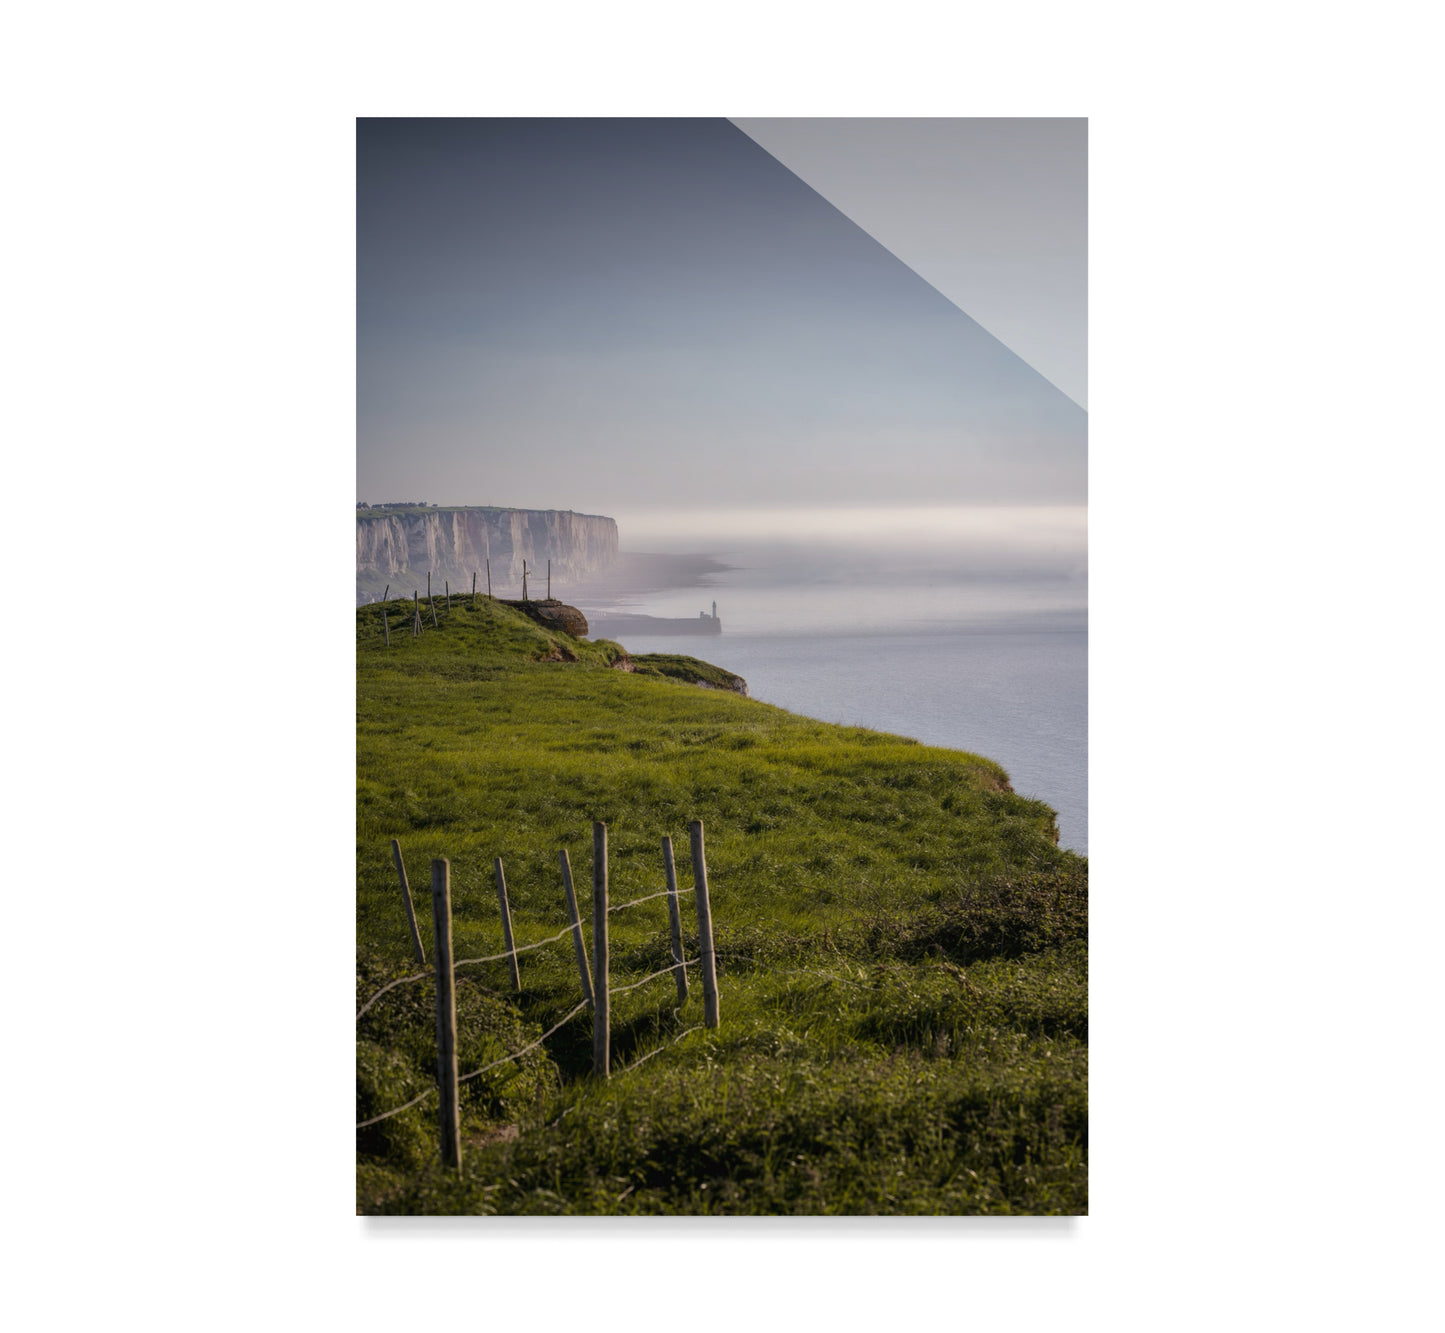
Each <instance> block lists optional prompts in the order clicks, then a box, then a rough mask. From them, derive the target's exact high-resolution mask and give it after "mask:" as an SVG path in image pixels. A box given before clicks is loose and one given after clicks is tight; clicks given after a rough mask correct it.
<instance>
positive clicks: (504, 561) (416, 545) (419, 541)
mask: <svg viewBox="0 0 1445 1333" xmlns="http://www.w3.org/2000/svg"><path fill="white" fill-rule="evenodd" d="M616 559H617V522H616V520H615V519H611V518H606V517H604V516H603V515H601V514H576V513H573V512H572V511H571V510H570V509H494V508H490V507H460V508H450V509H446V508H427V509H420V508H415V509H399V510H387V509H358V510H357V513H356V599H357V601H358V602H365V601H368V600H370V599H372V598H375V597H379V596H380V595H381V593H382V591H383V590H384V588H385V586H386V585H387V584H388V583H389V584H391V588H392V591H393V592H401V593H403V594H405V593H409V592H410V591H411V590H412V589H414V588H418V589H422V590H425V588H426V586H427V584H426V579H427V574H428V573H430V574H431V577H432V589H433V591H434V592H440V591H441V590H442V588H443V586H444V585H445V584H446V583H450V584H451V588H452V591H453V592H459V591H470V590H471V585H472V575H473V574H474V573H475V574H476V576H477V587H478V590H479V591H482V590H484V589H485V588H486V568H487V562H488V561H490V562H491V568H492V592H493V593H494V594H496V595H497V596H501V595H502V594H503V593H520V592H521V591H522V561H523V560H525V561H526V562H527V568H528V570H529V572H530V574H531V578H530V579H529V581H528V587H529V591H530V592H532V593H543V594H544V595H545V592H546V586H547V584H546V579H547V561H548V560H550V561H551V562H552V583H553V587H554V589H555V587H556V585H557V582H558V580H559V579H560V580H561V581H562V582H563V583H564V584H565V583H567V582H570V581H575V580H579V579H582V578H585V577H588V576H590V575H594V574H598V573H600V572H602V571H604V570H606V569H607V568H609V567H610V566H611V565H612V563H613V562H614V561H615V560H616Z"/></svg>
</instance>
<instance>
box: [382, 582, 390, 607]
mask: <svg viewBox="0 0 1445 1333" xmlns="http://www.w3.org/2000/svg"><path fill="white" fill-rule="evenodd" d="M390 591H391V584H389V583H388V584H387V585H386V592H384V593H382V594H381V600H382V601H383V602H384V601H386V593H387V592H390Z"/></svg>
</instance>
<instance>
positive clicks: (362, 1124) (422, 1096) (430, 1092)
mask: <svg viewBox="0 0 1445 1333" xmlns="http://www.w3.org/2000/svg"><path fill="white" fill-rule="evenodd" d="M585 1008H587V1001H586V1000H583V1001H582V1003H581V1004H579V1005H578V1006H577V1007H576V1008H575V1009H573V1010H572V1011H571V1012H570V1013H568V1014H566V1015H565V1016H564V1017H563V1018H562V1019H561V1020H559V1021H558V1022H556V1023H554V1024H553V1025H552V1026H551V1027H549V1028H548V1029H547V1030H546V1031H545V1032H544V1033H543V1034H542V1035H541V1036H540V1037H538V1038H537V1040H536V1041H533V1042H529V1043H528V1044H527V1045H526V1046H523V1047H522V1049H521V1050H520V1051H513V1052H512V1053H511V1054H510V1055H504V1056H503V1057H502V1058H501V1059H500V1060H493V1061H492V1062H491V1064H489V1065H483V1066H482V1067H481V1068H480V1069H474V1070H472V1072H471V1073H470V1074H463V1075H462V1076H461V1077H460V1078H459V1079H457V1083H458V1085H460V1084H463V1083H465V1082H466V1081H467V1080H468V1079H472V1078H476V1077H477V1076H478V1075H479V1074H485V1073H486V1072H487V1070H489V1069H495V1068H496V1067H497V1066H498V1065H504V1064H506V1063H507V1061H508V1060H517V1059H520V1058H521V1057H522V1056H524V1055H526V1054H527V1052H528V1051H532V1050H535V1049H536V1048H537V1047H538V1046H540V1045H541V1044H542V1043H543V1042H544V1041H546V1040H547V1038H548V1037H550V1036H551V1035H552V1034H553V1033H554V1032H556V1031H557V1029H558V1028H560V1027H562V1026H564V1025H565V1024H566V1023H568V1022H570V1021H571V1020H572V1019H574V1018H576V1017H577V1015H578V1014H580V1013H581V1012H582V1011H583V1010H584V1009H585ZM437 1091H438V1089H437V1088H435V1087H431V1088H427V1089H426V1091H425V1092H421V1093H418V1094H417V1096H415V1097H413V1098H412V1099H411V1101H409V1102H404V1103H403V1104H402V1105H400V1106H394V1107H393V1108H392V1109H391V1110H390V1111H383V1112H382V1113H381V1114H380V1115H374V1116H372V1117H371V1119H370V1120H361V1121H358V1122H357V1125H356V1127H357V1129H365V1128H366V1127H367V1126H368V1125H375V1124H378V1123H380V1122H381V1121H383V1120H390V1119H391V1117H392V1116H394V1115H400V1114H401V1113H402V1112H403V1111H409V1110H411V1108H412V1107H413V1106H416V1105H417V1104H418V1103H419V1102H424V1101H425V1100H426V1099H427V1098H428V1097H432V1096H435V1095H436V1093H437Z"/></svg>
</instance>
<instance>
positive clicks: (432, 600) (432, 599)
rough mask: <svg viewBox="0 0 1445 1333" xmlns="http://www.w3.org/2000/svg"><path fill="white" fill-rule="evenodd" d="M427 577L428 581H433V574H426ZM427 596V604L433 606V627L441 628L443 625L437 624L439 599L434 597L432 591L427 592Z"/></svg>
mask: <svg viewBox="0 0 1445 1333" xmlns="http://www.w3.org/2000/svg"><path fill="white" fill-rule="evenodd" d="M426 579H427V582H428V583H430V582H431V575H430V574H428V575H427V576H426ZM426 597H427V603H426V604H427V605H428V606H429V607H431V624H432V628H433V629H440V628H441V626H440V625H438V624H437V599H436V598H435V597H433V596H432V595H431V593H430V592H428V593H427V595H426Z"/></svg>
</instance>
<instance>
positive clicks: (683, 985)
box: [662, 837, 687, 1004]
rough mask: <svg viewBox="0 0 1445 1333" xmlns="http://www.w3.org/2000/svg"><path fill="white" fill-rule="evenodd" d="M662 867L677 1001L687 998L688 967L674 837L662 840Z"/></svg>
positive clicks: (681, 1001)
mask: <svg viewBox="0 0 1445 1333" xmlns="http://www.w3.org/2000/svg"><path fill="white" fill-rule="evenodd" d="M662 868H663V870H665V871H666V872H667V920H668V924H669V925H670V926H671V927H672V961H673V962H674V963H675V964H676V966H675V967H674V968H673V969H672V975H673V977H674V978H675V979H676V981H677V1002H678V1004H682V1003H683V1002H684V1001H686V999H687V968H686V967H684V966H683V962H682V913H681V912H679V911H678V907H677V864H676V862H675V861H674V860H673V859H672V839H671V838H668V837H664V838H663V840H662Z"/></svg>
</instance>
